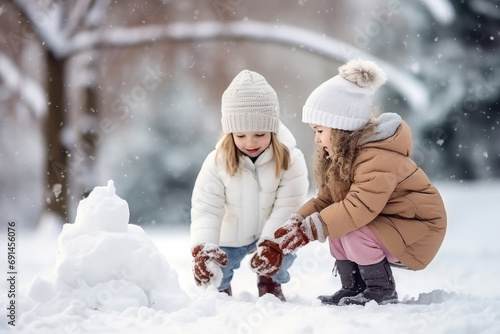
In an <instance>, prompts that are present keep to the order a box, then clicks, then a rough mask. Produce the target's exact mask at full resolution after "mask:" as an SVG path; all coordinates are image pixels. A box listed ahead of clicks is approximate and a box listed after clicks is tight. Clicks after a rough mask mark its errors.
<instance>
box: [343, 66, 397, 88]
mask: <svg viewBox="0 0 500 334" xmlns="http://www.w3.org/2000/svg"><path fill="white" fill-rule="evenodd" d="M339 74H340V76H341V77H342V78H344V79H345V80H347V81H349V82H352V83H353V84H356V85H358V86H359V87H368V86H371V87H372V88H373V89H377V88H379V87H380V86H382V85H383V84H384V83H385V81H386V80H387V77H386V75H385V73H384V71H382V69H381V68H380V67H378V66H377V64H375V63H374V62H372V61H369V60H361V59H356V60H350V61H349V62H348V63H347V64H345V65H342V66H341V67H339Z"/></svg>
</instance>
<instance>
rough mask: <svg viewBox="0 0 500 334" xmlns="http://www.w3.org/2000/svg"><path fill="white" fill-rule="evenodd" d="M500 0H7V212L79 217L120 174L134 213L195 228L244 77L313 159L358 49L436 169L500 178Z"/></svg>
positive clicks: (433, 173) (140, 219)
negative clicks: (86, 201)
mask: <svg viewBox="0 0 500 334" xmlns="http://www.w3.org/2000/svg"><path fill="white" fill-rule="evenodd" d="M498 5H499V2H498V1H496V0H463V1H448V0H424V1H413V0H412V1H410V0H389V1H381V0H372V1H361V0H349V1H348V0H342V1H324V0H323V1H318V0H296V1H285V0H276V1H250V0H210V1H198V0H182V1H172V0H165V1H159V0H152V1H147V2H144V1H134V0H127V1H109V0H68V1H64V0H10V1H7V0H0V161H1V165H0V166H1V167H0V189H1V191H0V216H1V218H0V219H2V220H3V221H7V220H13V221H15V222H16V223H17V225H18V226H22V227H25V228H26V229H32V228H35V227H36V226H37V225H38V223H39V222H40V221H41V219H42V217H51V218H52V219H54V218H56V219H59V220H61V221H62V222H73V221H74V218H75V214H76V207H77V204H78V202H79V201H80V200H81V199H82V198H84V197H85V196H86V195H87V194H88V193H89V191H91V190H92V189H93V188H94V186H96V185H105V184H106V182H107V180H108V179H113V180H114V181H115V184H116V188H117V193H118V194H119V195H120V197H122V198H123V199H125V200H127V202H128V203H129V206H130V213H131V219H130V222H131V223H134V224H138V225H142V226H151V225H161V226H166V225H172V224H177V225H179V224H181V225H184V226H187V225H188V224H189V210H190V197H191V191H192V187H193V184H194V181H195V178H196V176H197V173H198V171H199V169H200V167H201V163H202V162H203V160H204V158H205V157H206V155H207V154H208V153H209V152H210V151H211V150H212V149H213V147H214V145H215V143H216V141H217V139H218V137H219V135H220V131H221V128H220V111H219V108H220V97H221V95H222V93H223V91H224V90H225V88H226V87H227V85H228V84H229V82H230V81H231V80H232V78H233V77H234V76H235V75H236V74H237V73H238V72H239V71H241V70H243V69H251V70H254V71H257V72H259V73H261V74H262V75H264V76H265V77H266V78H267V80H268V82H269V83H270V84H271V85H272V86H273V87H274V88H275V90H276V91H277V94H278V97H279V100H280V105H281V118H282V120H283V122H284V123H285V124H286V125H287V126H288V127H289V128H290V129H291V131H292V132H293V133H294V134H295V136H296V137H297V139H298V143H299V148H301V149H302V150H303V152H304V154H305V155H306V156H307V157H310V156H311V153H312V151H313V149H314V143H313V137H312V132H311V131H310V130H309V128H308V126H307V125H305V124H302V122H301V108H302V105H303V103H304V102H305V100H306V98H307V96H308V95H309V93H310V92H311V91H312V90H313V89H314V88H315V87H316V86H318V85H319V84H320V83H322V82H323V81H325V80H327V79H328V78H330V77H331V76H333V75H335V74H337V67H338V66H340V65H341V64H342V63H344V62H345V61H346V60H348V59H350V58H356V57H364V58H369V59H373V60H375V61H377V62H379V63H380V64H381V66H382V67H383V68H384V70H386V72H387V73H388V75H389V82H388V84H387V85H386V86H385V87H384V88H383V89H381V90H380V91H379V92H378V93H377V96H376V99H377V100H378V101H380V107H381V108H382V109H384V110H385V111H388V112H397V113H399V114H400V115H402V116H403V117H404V118H405V119H406V120H407V122H408V123H409V124H410V126H411V128H412V130H413V136H414V141H415V142H414V154H413V157H414V159H415V160H416V161H417V162H418V164H419V165H420V166H422V167H423V168H424V170H425V171H426V172H427V173H428V175H429V176H430V177H431V179H432V180H433V181H435V182H442V183H444V182H475V181H492V180H495V179H498V178H500V144H499V142H500V124H499V123H500V111H499V101H500V94H499V91H500V67H499V65H500V57H499V50H498V47H499V46H500V8H499V6H498ZM490 200H492V199H490Z"/></svg>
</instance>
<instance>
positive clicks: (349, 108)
mask: <svg viewBox="0 0 500 334" xmlns="http://www.w3.org/2000/svg"><path fill="white" fill-rule="evenodd" d="M386 79H387V78H386V75H385V73H384V71H382V69H380V68H379V67H378V66H377V65H376V64H375V63H374V62H372V61H368V60H351V61H349V62H348V63H347V64H345V65H343V66H341V67H339V74H338V75H336V76H334V77H333V78H331V79H329V80H327V81H325V82H324V83H323V84H321V85H320V86H319V87H318V88H316V89H315V90H314V91H313V92H312V93H311V95H309V97H308V98H307V101H306V103H305V105H304V108H303V110H302V121H303V122H304V123H311V124H315V125H321V126H326V127H329V128H334V129H340V130H348V131H354V130H358V129H361V128H362V127H364V126H365V125H366V124H367V123H368V121H369V120H370V116H371V114H370V108H371V104H372V102H371V96H372V95H373V93H375V91H376V90H377V88H379V87H380V86H382V85H383V84H384V83H385V81H386Z"/></svg>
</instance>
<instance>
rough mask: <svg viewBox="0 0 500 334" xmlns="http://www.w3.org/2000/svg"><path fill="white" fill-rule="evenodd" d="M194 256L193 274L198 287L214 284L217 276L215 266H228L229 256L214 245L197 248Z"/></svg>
mask: <svg viewBox="0 0 500 334" xmlns="http://www.w3.org/2000/svg"><path fill="white" fill-rule="evenodd" d="M192 255H193V257H194V259H193V274H194V280H195V281H196V284H197V285H204V286H205V285H209V284H210V283H212V282H211V281H212V280H214V278H215V277H214V276H215V275H216V272H215V269H216V268H213V266H214V265H216V266H222V267H225V266H226V265H227V254H226V253H225V252H224V251H223V250H222V249H220V248H219V246H217V245H216V244H213V243H206V244H202V245H198V246H196V247H195V248H194V249H193V252H192ZM219 269H220V268H219Z"/></svg>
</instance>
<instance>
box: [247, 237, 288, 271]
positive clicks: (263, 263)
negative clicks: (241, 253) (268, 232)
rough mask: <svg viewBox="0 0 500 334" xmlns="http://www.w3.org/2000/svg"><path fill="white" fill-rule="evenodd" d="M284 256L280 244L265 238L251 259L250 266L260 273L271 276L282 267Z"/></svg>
mask: <svg viewBox="0 0 500 334" xmlns="http://www.w3.org/2000/svg"><path fill="white" fill-rule="evenodd" d="M282 258H283V254H282V253H281V250H280V247H279V245H278V244H277V243H275V242H274V241H270V240H264V241H263V242H262V243H261V244H259V245H258V246H257V251H256V252H255V254H254V255H253V257H252V258H251V259H250V267H251V268H252V270H253V271H255V272H256V273H257V274H259V275H262V276H268V277H271V276H273V275H276V273H277V272H278V270H279V269H280V267H281V261H282Z"/></svg>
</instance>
